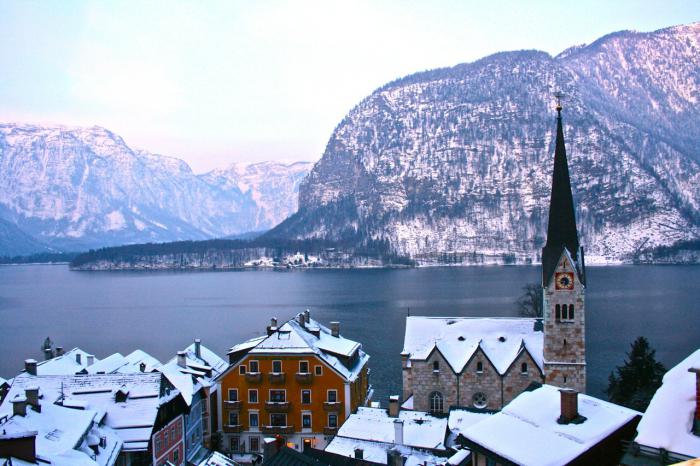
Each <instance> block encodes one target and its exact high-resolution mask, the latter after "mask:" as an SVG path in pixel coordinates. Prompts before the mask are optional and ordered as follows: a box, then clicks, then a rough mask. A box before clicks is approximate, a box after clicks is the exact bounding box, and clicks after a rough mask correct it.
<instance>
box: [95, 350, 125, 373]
mask: <svg viewBox="0 0 700 466" xmlns="http://www.w3.org/2000/svg"><path fill="white" fill-rule="evenodd" d="M128 364H129V361H128V360H127V359H126V358H125V357H124V356H122V355H121V353H114V354H112V355H110V356H107V357H106V358H104V359H102V360H100V361H98V362H96V363H94V364H92V365H91V366H88V367H86V368H85V369H84V370H85V372H87V373H88V374H111V373H113V372H117V371H118V370H119V368H121V367H123V366H126V365H128Z"/></svg>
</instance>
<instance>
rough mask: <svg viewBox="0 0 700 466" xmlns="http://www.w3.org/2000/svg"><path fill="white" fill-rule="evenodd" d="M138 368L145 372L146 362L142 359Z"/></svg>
mask: <svg viewBox="0 0 700 466" xmlns="http://www.w3.org/2000/svg"><path fill="white" fill-rule="evenodd" d="M139 370H140V371H141V372H146V363H145V362H143V361H142V362H141V364H139Z"/></svg>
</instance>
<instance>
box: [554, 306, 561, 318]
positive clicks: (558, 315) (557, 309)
mask: <svg viewBox="0 0 700 466" xmlns="http://www.w3.org/2000/svg"><path fill="white" fill-rule="evenodd" d="M554 312H555V315H556V319H557V320H559V319H561V306H560V305H558V304H557V305H556V306H554Z"/></svg>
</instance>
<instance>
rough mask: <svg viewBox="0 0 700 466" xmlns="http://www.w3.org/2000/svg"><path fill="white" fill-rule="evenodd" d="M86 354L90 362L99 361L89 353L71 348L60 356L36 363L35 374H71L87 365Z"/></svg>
mask: <svg viewBox="0 0 700 466" xmlns="http://www.w3.org/2000/svg"><path fill="white" fill-rule="evenodd" d="M88 356H91V357H92V358H93V359H92V363H93V364H95V363H98V362H100V360H99V359H97V358H95V357H94V356H93V355H91V354H90V353H86V352H85V351H83V350H81V349H80V348H73V349H72V350H70V351H66V352H65V353H64V354H62V355H61V356H56V357H54V358H51V359H47V360H46V361H41V362H39V363H38V364H37V367H36V373H37V375H72V374H76V373H78V372H80V371H81V370H83V369H85V368H87V367H88Z"/></svg>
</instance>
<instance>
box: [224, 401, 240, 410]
mask: <svg viewBox="0 0 700 466" xmlns="http://www.w3.org/2000/svg"><path fill="white" fill-rule="evenodd" d="M224 408H226V409H228V410H229V411H240V410H241V402H240V401H239V400H236V401H228V400H227V401H224Z"/></svg>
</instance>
